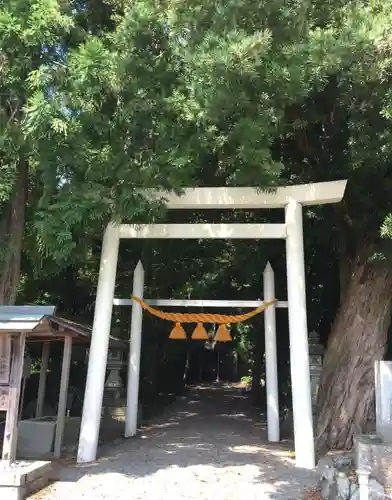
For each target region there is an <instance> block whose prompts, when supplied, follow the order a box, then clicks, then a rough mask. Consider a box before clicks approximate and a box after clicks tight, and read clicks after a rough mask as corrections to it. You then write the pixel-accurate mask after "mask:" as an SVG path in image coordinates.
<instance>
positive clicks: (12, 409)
mask: <svg viewBox="0 0 392 500" xmlns="http://www.w3.org/2000/svg"><path fill="white" fill-rule="evenodd" d="M25 343H26V334H25V333H20V334H19V336H18V337H17V338H16V339H14V340H13V342H12V344H13V346H12V347H13V349H12V361H11V377H10V388H9V402H8V411H7V417H6V421H5V429H4V442H3V454H2V459H3V460H4V461H6V462H8V463H10V462H13V461H14V460H15V458H16V444H17V440H18V413H19V400H20V389H21V383H22V375H23V360H24V350H25Z"/></svg>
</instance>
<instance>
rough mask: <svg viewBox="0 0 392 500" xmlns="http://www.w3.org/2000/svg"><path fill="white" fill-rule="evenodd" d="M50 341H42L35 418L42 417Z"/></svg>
mask: <svg viewBox="0 0 392 500" xmlns="http://www.w3.org/2000/svg"><path fill="white" fill-rule="evenodd" d="M49 352H50V342H44V344H43V346H42V357H41V371H40V373H39V383H38V395H37V406H36V408H35V416H36V418H38V417H42V413H43V411H44V402H45V389H46V378H47V375H48V364H49Z"/></svg>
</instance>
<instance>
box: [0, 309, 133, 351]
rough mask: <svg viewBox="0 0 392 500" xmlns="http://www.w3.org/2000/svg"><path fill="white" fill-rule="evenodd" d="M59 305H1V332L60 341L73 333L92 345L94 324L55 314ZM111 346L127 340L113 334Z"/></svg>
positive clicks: (79, 341) (30, 338)
mask: <svg viewBox="0 0 392 500" xmlns="http://www.w3.org/2000/svg"><path fill="white" fill-rule="evenodd" d="M55 312H56V307H55V306H1V305H0V335H2V334H3V335H5V334H7V335H8V334H11V335H18V334H20V333H22V332H24V333H26V334H27V342H47V341H52V342H56V341H57V342H60V341H63V340H64V338H65V337H68V336H71V337H72V338H73V342H75V343H82V344H89V343H90V339H91V327H89V326H85V325H81V324H79V323H76V322H74V321H70V320H68V319H65V318H61V317H59V316H56V315H55ZM109 342H110V345H111V346H112V347H115V346H118V347H120V346H123V345H125V342H124V341H123V340H121V339H117V338H115V337H113V336H110V339H109Z"/></svg>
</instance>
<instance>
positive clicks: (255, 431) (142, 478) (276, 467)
mask: <svg viewBox="0 0 392 500" xmlns="http://www.w3.org/2000/svg"><path fill="white" fill-rule="evenodd" d="M58 479H59V480H60V482H59V483H57V484H56V485H55V488H54V491H53V494H50V495H49V496H47V497H39V498H59V497H60V495H61V496H62V497H63V496H64V494H67V493H64V491H65V490H61V487H62V486H61V485H63V486H64V485H66V487H67V488H68V491H69V493H72V495H71V497H73V495H75V498H81V497H82V496H85V495H93V496H94V498H106V499H117V498H123V496H124V494H127V498H130V499H135V500H136V499H139V498H140V499H141V498H148V499H151V500H154V499H156V500H158V499H161V498H162V499H163V498H168V497H174V498H184V499H185V498H188V499H193V498H195V499H196V498H199V499H200V498H202V499H214V500H225V499H229V498H230V500H236V499H243V498H246V499H247V500H252V499H253V498H254V499H256V498H257V499H258V500H259V499H260V498H268V499H279V500H284V499H297V498H301V497H302V495H303V493H304V489H305V488H307V487H311V486H313V485H314V483H315V474H314V472H313V471H306V470H301V469H297V468H295V467H294V458H293V453H292V444H291V443H288V442H287V443H279V444H277V445H274V444H271V443H268V442H267V439H266V428H265V423H263V422H262V421H261V417H260V416H257V415H255V412H254V411H252V408H251V406H250V404H249V402H248V398H247V396H246V395H244V394H242V393H241V391H240V390H238V389H234V388H233V387H231V386H225V385H214V386H208V387H207V386H197V387H192V388H191V389H190V390H189V392H188V394H187V395H186V396H184V397H181V398H179V399H178V401H177V402H175V403H174V404H173V405H171V406H170V407H169V408H167V409H166V411H165V412H164V413H163V414H162V415H160V416H159V417H158V418H157V419H156V420H154V421H152V422H150V424H149V425H148V426H145V427H143V428H142V429H141V430H140V432H139V434H138V436H137V437H135V438H131V439H128V440H125V439H124V440H121V441H120V442H118V443H116V444H114V445H113V444H112V445H105V446H103V447H102V448H101V449H100V456H99V459H98V460H97V461H96V462H95V463H92V464H85V465H74V466H68V467H62V468H60V469H59V470H58ZM56 492H57V493H56ZM126 492H127V493H126ZM57 495H59V496H57ZM68 496H69V495H68Z"/></svg>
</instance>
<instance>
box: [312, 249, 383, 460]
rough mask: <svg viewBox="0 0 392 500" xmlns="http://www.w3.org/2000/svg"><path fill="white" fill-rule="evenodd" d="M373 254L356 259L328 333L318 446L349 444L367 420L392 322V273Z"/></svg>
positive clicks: (321, 451) (322, 450) (319, 449)
mask: <svg viewBox="0 0 392 500" xmlns="http://www.w3.org/2000/svg"><path fill="white" fill-rule="evenodd" d="M370 254H371V252H370V248H368V249H367V252H361V255H360V256H358V257H357V258H356V260H355V262H353V265H352V267H351V274H350V277H349V282H348V286H347V289H346V293H345V298H344V299H343V301H342V303H341V307H340V310H339V312H338V314H337V317H336V320H335V323H334V325H333V327H332V331H331V334H330V337H329V343H328V347H327V351H326V355H325V358H324V364H323V372H322V376H321V383H320V390H319V416H318V422H317V424H318V425H317V434H316V449H317V453H318V455H319V456H321V455H323V454H324V453H325V452H326V451H327V450H328V449H347V448H350V447H351V446H352V440H353V435H354V434H355V433H358V432H361V430H362V429H363V428H364V426H365V425H366V422H367V419H368V415H369V411H370V409H371V406H372V401H373V397H374V361H375V360H379V359H382V358H383V356H384V353H385V349H386V343H387V333H388V328H389V325H390V322H391V299H392V297H391V292H392V275H391V272H390V270H389V269H388V268H386V267H383V266H382V265H381V263H378V264H377V263H376V264H372V263H370V262H369V260H368V256H369V255H370Z"/></svg>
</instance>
